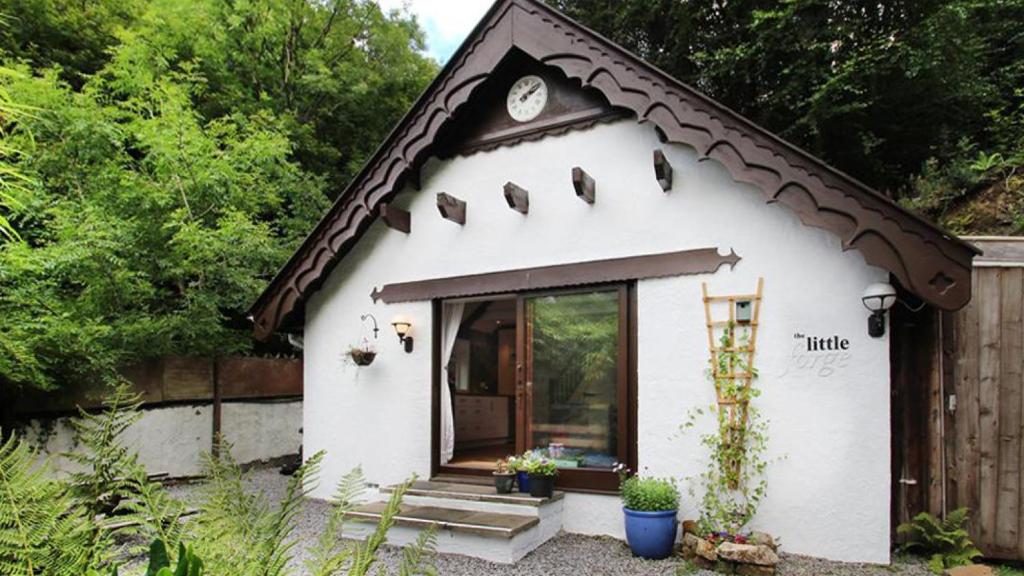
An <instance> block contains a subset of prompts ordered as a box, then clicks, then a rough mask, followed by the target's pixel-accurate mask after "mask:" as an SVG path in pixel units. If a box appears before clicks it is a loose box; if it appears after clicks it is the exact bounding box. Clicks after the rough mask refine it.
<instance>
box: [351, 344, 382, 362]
mask: <svg viewBox="0 0 1024 576" xmlns="http://www.w3.org/2000/svg"><path fill="white" fill-rule="evenodd" d="M348 355H349V357H350V358H352V362H355V365H356V366H369V365H370V364H373V359H374V358H376V357H377V353H376V352H374V351H373V350H370V349H369V348H355V347H353V348H352V349H350V350H349V351H348Z"/></svg>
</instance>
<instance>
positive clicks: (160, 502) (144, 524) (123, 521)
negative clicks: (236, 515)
mask: <svg viewBox="0 0 1024 576" xmlns="http://www.w3.org/2000/svg"><path fill="white" fill-rule="evenodd" d="M125 481H126V486H127V487H128V490H127V491H126V497H125V498H124V499H122V500H121V501H120V502H119V503H118V506H117V508H116V509H115V510H114V516H112V517H110V518H107V519H105V520H104V522H105V523H106V525H107V526H108V527H109V526H111V525H113V524H115V523H116V525H119V526H124V528H120V529H118V530H117V531H118V532H119V533H124V534H131V535H134V536H136V537H137V538H136V540H137V541H142V542H148V541H151V540H157V541H160V542H163V543H164V544H165V545H166V547H167V549H168V550H176V549H178V545H179V544H180V543H181V541H182V539H183V536H184V531H185V524H184V523H183V522H182V521H181V519H182V516H183V515H184V513H185V506H184V504H182V503H181V502H180V501H179V500H176V499H174V498H172V497H171V496H170V495H169V494H168V493H167V491H166V490H165V489H164V487H163V485H161V484H160V483H159V482H154V481H152V480H150V479H149V477H148V475H147V474H146V470H145V469H144V468H142V466H137V467H135V469H134V470H130V471H129V472H128V476H127V478H126V479H125ZM171 560H174V558H171Z"/></svg>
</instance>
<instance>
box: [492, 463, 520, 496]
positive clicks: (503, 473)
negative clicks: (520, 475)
mask: <svg viewBox="0 0 1024 576" xmlns="http://www.w3.org/2000/svg"><path fill="white" fill-rule="evenodd" d="M515 481H516V473H515V472H513V471H512V470H510V468H509V463H508V461H507V460H498V461H497V462H496V463H495V467H494V489H495V490H496V491H497V492H498V494H508V493H509V492H511V491H512V485H513V484H514V483H515Z"/></svg>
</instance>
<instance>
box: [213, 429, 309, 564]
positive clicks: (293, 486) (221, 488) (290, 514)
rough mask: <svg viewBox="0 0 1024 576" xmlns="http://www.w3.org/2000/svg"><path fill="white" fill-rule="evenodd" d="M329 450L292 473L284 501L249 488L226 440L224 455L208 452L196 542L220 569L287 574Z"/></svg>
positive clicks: (223, 443) (222, 452) (221, 452)
mask: <svg viewBox="0 0 1024 576" xmlns="http://www.w3.org/2000/svg"><path fill="white" fill-rule="evenodd" d="M322 459H323V453H318V454H315V455H314V456H313V457H311V458H310V459H309V460H307V461H306V462H305V463H304V464H303V465H302V466H301V467H300V468H299V469H298V470H297V471H296V472H295V474H294V475H293V476H292V477H291V479H290V480H289V482H288V487H287V489H286V491H285V494H284V496H283V497H282V498H281V501H280V502H279V503H278V504H277V505H276V506H272V505H271V504H270V503H269V502H268V500H267V497H266V495H264V494H260V493H252V492H247V491H246V490H245V486H244V483H243V475H242V470H241V468H240V467H239V466H238V465H237V464H236V463H235V461H234V459H233V458H232V456H231V447H230V445H229V444H227V443H226V442H224V441H223V440H222V441H221V446H220V454H219V456H218V457H213V456H208V457H207V458H206V466H205V471H204V475H205V476H206V478H207V482H206V483H205V485H204V486H203V502H202V504H201V505H200V507H199V508H200V509H201V510H202V514H200V515H199V517H198V518H197V519H196V520H195V522H194V524H195V535H196V536H195V542H197V546H198V553H199V554H200V556H202V557H203V558H204V559H205V561H206V563H207V567H208V569H209V571H210V572H211V573H214V574H251V575H254V576H256V575H258V576H274V575H282V574H285V573H286V572H285V569H286V567H287V564H288V561H289V560H290V559H291V553H292V549H293V548H294V546H295V542H294V541H292V540H291V538H290V536H291V533H292V531H293V530H294V522H293V521H294V519H295V515H296V514H297V513H298V510H299V506H300V505H301V504H302V500H303V498H304V497H305V496H306V495H307V494H308V493H309V491H310V490H312V489H313V488H314V487H315V485H316V477H317V474H318V472H319V465H320V461H321V460H322Z"/></svg>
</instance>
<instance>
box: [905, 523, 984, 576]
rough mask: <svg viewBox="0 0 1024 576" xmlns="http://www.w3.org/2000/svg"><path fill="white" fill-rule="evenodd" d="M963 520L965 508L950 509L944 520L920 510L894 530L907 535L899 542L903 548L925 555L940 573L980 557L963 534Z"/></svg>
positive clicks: (964, 524) (972, 544)
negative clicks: (903, 540)
mask: <svg viewBox="0 0 1024 576" xmlns="http://www.w3.org/2000/svg"><path fill="white" fill-rule="evenodd" d="M967 521H968V513H967V509H966V508H958V509H956V510H954V511H952V512H950V513H949V514H947V515H946V519H945V520H939V519H938V518H936V517H935V516H932V515H931V514H928V513H927V512H922V513H920V514H918V515H917V516H914V519H913V520H912V521H911V522H908V523H906V524H901V525H900V526H899V527H898V528H897V531H898V533H900V534H905V535H907V536H909V538H910V540H909V541H907V543H906V544H904V545H903V549H904V550H906V551H909V552H915V553H919V554H925V555H927V556H928V557H929V559H928V568H930V569H931V571H932V572H934V573H936V574H942V572H943V571H944V570H945V569H946V568H952V567H954V566H968V565H970V564H973V563H974V559H975V558H978V557H980V556H981V551H980V550H978V549H977V548H976V547H975V546H974V543H973V542H972V541H971V537H970V535H969V534H968V533H967V529H966V525H967Z"/></svg>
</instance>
